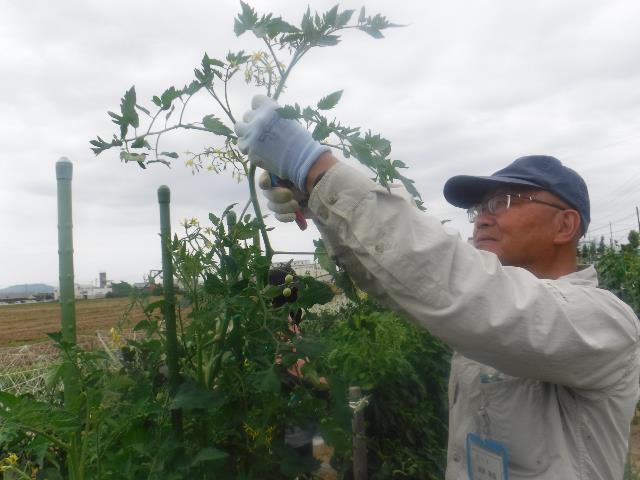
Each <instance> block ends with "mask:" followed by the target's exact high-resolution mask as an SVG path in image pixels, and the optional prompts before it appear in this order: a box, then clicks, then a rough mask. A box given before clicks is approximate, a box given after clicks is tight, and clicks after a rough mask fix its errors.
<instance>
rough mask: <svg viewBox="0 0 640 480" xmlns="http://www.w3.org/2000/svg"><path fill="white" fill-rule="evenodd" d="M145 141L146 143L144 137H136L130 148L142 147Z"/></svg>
mask: <svg viewBox="0 0 640 480" xmlns="http://www.w3.org/2000/svg"><path fill="white" fill-rule="evenodd" d="M145 143H146V141H145V139H144V137H138V138H136V139H135V140H134V141H133V143H132V144H131V148H142V147H144V146H145Z"/></svg>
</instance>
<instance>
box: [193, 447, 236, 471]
mask: <svg viewBox="0 0 640 480" xmlns="http://www.w3.org/2000/svg"><path fill="white" fill-rule="evenodd" d="M228 456H229V454H228V453H226V452H223V451H222V450H218V449H217V448H211V447H207V448H203V449H202V450H200V451H199V452H198V455H196V458H194V459H193V462H191V466H192V467H195V466H197V465H199V464H201V463H206V462H218V461H221V460H226V459H227V457H228Z"/></svg>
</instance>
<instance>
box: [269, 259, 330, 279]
mask: <svg viewBox="0 0 640 480" xmlns="http://www.w3.org/2000/svg"><path fill="white" fill-rule="evenodd" d="M288 263H289V262H281V263H274V264H273V265H274V266H276V267H278V266H284V265H287V264H288ZM291 268H293V270H294V271H295V272H296V275H301V276H302V275H308V276H310V277H313V278H317V279H318V280H322V281H323V282H329V281H331V280H332V279H331V275H330V274H329V272H327V271H326V270H325V269H324V268H322V267H321V266H320V265H319V264H317V263H315V262H313V261H311V260H293V261H292V262H291Z"/></svg>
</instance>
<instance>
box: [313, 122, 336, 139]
mask: <svg viewBox="0 0 640 480" xmlns="http://www.w3.org/2000/svg"><path fill="white" fill-rule="evenodd" d="M329 135H331V128H329V127H328V126H327V124H326V123H324V122H320V123H318V124H316V128H314V129H313V133H312V134H311V136H312V137H313V139H314V140H317V141H319V142H321V141H322V140H324V139H325V138H327V137H328V136H329Z"/></svg>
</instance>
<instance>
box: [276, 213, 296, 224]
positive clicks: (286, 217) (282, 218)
mask: <svg viewBox="0 0 640 480" xmlns="http://www.w3.org/2000/svg"><path fill="white" fill-rule="evenodd" d="M275 217H276V220H278V221H279V222H285V223H288V222H294V221H295V219H296V214H295V213H276V215H275Z"/></svg>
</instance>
